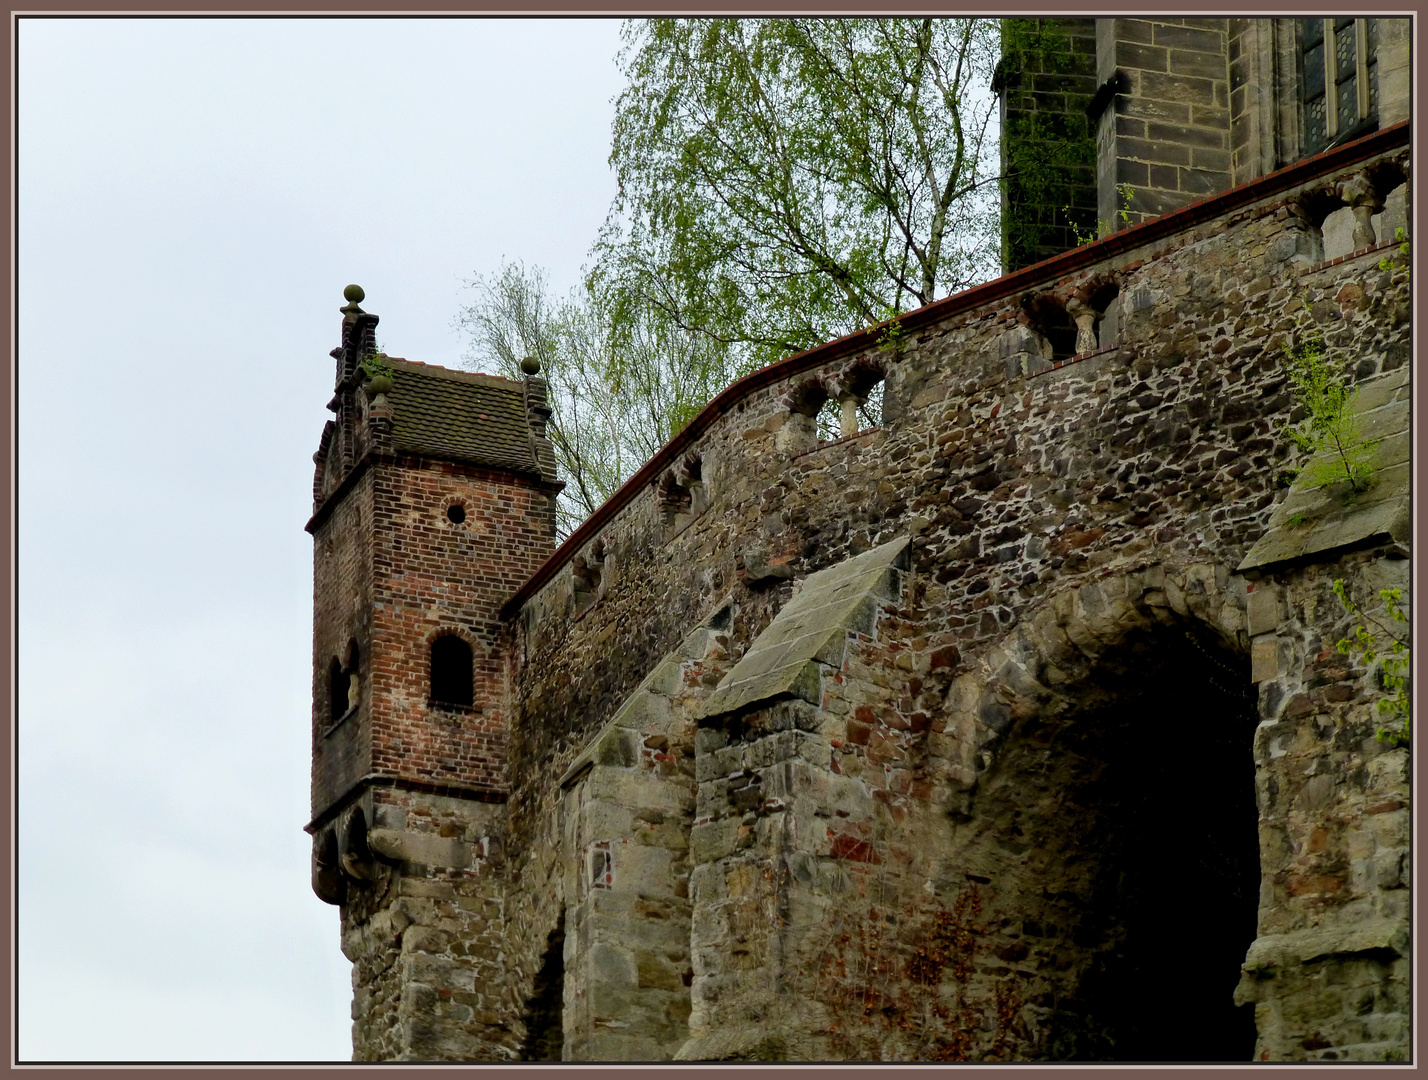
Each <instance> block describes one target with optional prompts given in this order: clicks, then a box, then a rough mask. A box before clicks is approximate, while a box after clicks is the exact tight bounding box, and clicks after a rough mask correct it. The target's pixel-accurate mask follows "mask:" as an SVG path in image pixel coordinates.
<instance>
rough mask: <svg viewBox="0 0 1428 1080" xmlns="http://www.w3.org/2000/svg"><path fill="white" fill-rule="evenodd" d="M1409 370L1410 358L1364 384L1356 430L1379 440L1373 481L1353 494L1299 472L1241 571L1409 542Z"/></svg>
mask: <svg viewBox="0 0 1428 1080" xmlns="http://www.w3.org/2000/svg"><path fill="white" fill-rule="evenodd" d="M1408 376H1409V365H1407V364H1405V365H1403V366H1402V367H1401V368H1399V369H1398V370H1397V371H1392V372H1389V373H1388V374H1387V375H1381V376H1379V377H1378V378H1376V379H1370V380H1369V381H1368V382H1365V383H1364V384H1362V386H1360V388H1359V396H1358V403H1357V404H1358V414H1359V430H1360V432H1361V433H1362V434H1363V436H1364V437H1365V438H1367V439H1379V440H1381V441H1380V442H1379V449H1378V474H1377V475H1376V476H1375V477H1374V481H1373V485H1372V486H1371V487H1370V488H1369V489H1368V490H1367V491H1365V492H1364V493H1363V494H1362V495H1359V496H1357V497H1356V498H1353V499H1349V498H1348V491H1347V485H1345V484H1336V485H1334V486H1332V487H1327V488H1319V487H1313V486H1311V485H1310V484H1309V483H1308V482H1307V481H1306V480H1304V479H1302V476H1301V479H1299V480H1296V481H1295V482H1294V484H1293V486H1292V487H1290V489H1289V494H1288V495H1287V496H1285V499H1284V501H1283V502H1282V503H1280V504H1279V509H1277V510H1276V511H1275V512H1274V516H1273V517H1271V518H1270V519H1269V527H1268V528H1267V529H1266V530H1265V533H1264V535H1263V536H1261V537H1260V538H1259V540H1258V541H1257V542H1256V543H1255V545H1254V547H1252V548H1250V551H1249V554H1248V555H1246V556H1245V558H1244V561H1243V562H1241V563H1240V565H1239V567H1238V571H1239V572H1240V573H1245V572H1247V571H1250V570H1261V571H1262V570H1264V569H1265V568H1267V567H1270V566H1275V565H1278V564H1280V563H1286V562H1290V561H1292V560H1295V559H1303V558H1307V557H1309V556H1316V555H1322V554H1324V553H1326V552H1330V551H1337V550H1341V549H1344V548H1353V547H1361V546H1363V545H1366V544H1370V543H1375V542H1382V541H1390V540H1392V541H1397V542H1399V543H1405V542H1407V540H1408V536H1409V530H1410V528H1411V526H1412V522H1411V519H1410V517H1409V512H1408V495H1409V487H1410V480H1411V475H1410V469H1411V463H1410V461H1409V450H1410V442H1409V432H1408V424H1409V419H1410V408H1409V407H1410V405H1411V403H1412V401H1411V399H1412V388H1411V386H1410V385H1409V378H1408Z"/></svg>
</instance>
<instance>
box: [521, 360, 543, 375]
mask: <svg viewBox="0 0 1428 1080" xmlns="http://www.w3.org/2000/svg"><path fill="white" fill-rule="evenodd" d="M521 370H522V371H524V372H525V373H526V374H527V375H539V374H540V361H539V360H537V359H536V358H535V357H534V356H527V357H526V358H525V359H524V360H522V361H521Z"/></svg>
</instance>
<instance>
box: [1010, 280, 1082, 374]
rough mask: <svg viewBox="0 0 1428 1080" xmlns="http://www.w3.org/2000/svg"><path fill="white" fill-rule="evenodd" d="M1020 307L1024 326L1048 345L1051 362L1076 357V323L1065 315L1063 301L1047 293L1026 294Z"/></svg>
mask: <svg viewBox="0 0 1428 1080" xmlns="http://www.w3.org/2000/svg"><path fill="white" fill-rule="evenodd" d="M1021 307H1022V311H1023V313H1024V314H1025V317H1026V325H1027V326H1029V327H1030V328H1031V329H1032V330H1033V331H1034V332H1035V333H1038V334H1040V335H1041V336H1042V337H1043V338H1045V339H1046V340H1047V342H1049V343H1050V345H1051V360H1052V362H1055V361H1058V360H1070V359H1071V358H1072V357H1073V356H1075V355H1076V323H1075V322H1074V321H1073V320H1072V318H1071V316H1070V315H1068V314H1067V312H1066V304H1065V301H1063V300H1061V299H1060V298H1059V297H1056V296H1053V295H1052V294H1051V293H1049V292H1042V293H1027V294H1026V295H1025V296H1023V297H1022V298H1021Z"/></svg>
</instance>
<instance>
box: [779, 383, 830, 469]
mask: <svg viewBox="0 0 1428 1080" xmlns="http://www.w3.org/2000/svg"><path fill="white" fill-rule="evenodd" d="M829 398H830V395H829V393H828V387H827V386H826V385H824V381H823V379H821V378H819V377H818V376H810V377H809V378H806V379H804V380H803V381H802V382H799V383H797V384H796V385H794V386H793V387H791V388H790V389H789V391H788V393H786V394H785V395H784V397H783V404H784V406H785V407H786V408H787V409H788V416H787V417H786V418H785V420H784V424H783V427H781V428H780V429H779V431H778V434H777V435H776V436H775V439H774V445H775V446H777V447H778V449H779V450H780V451H782V452H783V453H785V454H789V455H795V454H802V453H805V452H806V451H809V450H812V449H814V448H815V447H816V446H817V445H818V443H819V441H820V440H821V439H830V438H836V437H837V436H836V435H835V434H833V433H835V432H837V430H838V403H837V402H836V401H830V400H829Z"/></svg>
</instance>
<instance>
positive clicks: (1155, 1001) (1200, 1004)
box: [946, 564, 1260, 1061]
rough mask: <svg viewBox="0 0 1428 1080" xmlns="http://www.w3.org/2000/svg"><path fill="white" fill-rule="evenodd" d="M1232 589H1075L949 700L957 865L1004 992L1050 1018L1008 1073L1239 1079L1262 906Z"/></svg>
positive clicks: (1224, 578) (1158, 582) (1106, 584)
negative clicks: (1113, 1068) (1042, 1006)
mask: <svg viewBox="0 0 1428 1080" xmlns="http://www.w3.org/2000/svg"><path fill="white" fill-rule="evenodd" d="M1236 582H1237V579H1233V578H1232V577H1231V575H1230V574H1229V573H1228V571H1227V570H1226V569H1224V568H1220V569H1219V570H1218V571H1217V569H1216V568H1215V567H1213V566H1211V565H1209V564H1197V565H1193V566H1188V567H1184V568H1181V569H1172V568H1166V567H1158V566H1157V567H1148V568H1143V569H1141V570H1137V571H1132V572H1129V573H1123V574H1118V575H1109V576H1107V577H1103V578H1100V579H1095V580H1090V581H1084V580H1083V581H1082V582H1081V583H1079V584H1077V585H1075V586H1073V587H1069V588H1066V589H1065V590H1063V591H1062V592H1060V593H1058V594H1057V595H1055V596H1054V597H1053V598H1052V599H1051V600H1050V601H1048V602H1047V603H1045V604H1043V605H1042V606H1041V607H1040V609H1038V610H1037V611H1035V612H1034V613H1032V614H1031V615H1029V616H1028V617H1027V618H1025V619H1024V620H1023V621H1022V622H1021V623H1020V624H1019V625H1017V626H1015V627H1013V628H1012V629H1010V630H1009V631H1008V632H1007V633H1006V634H1005V635H1004V636H1003V638H1002V640H1001V641H999V642H998V643H996V644H995V645H993V646H992V647H991V648H990V649H988V650H987V651H986V652H985V653H983V657H982V660H981V661H980V662H979V663H978V664H977V665H976V666H975V668H974V669H973V670H970V671H967V672H965V673H964V674H962V675H961V676H959V677H958V678H957V679H955V680H954V682H953V683H952V686H951V688H950V690H949V694H948V705H949V715H948V719H947V723H946V730H947V731H949V732H951V731H956V732H957V733H958V735H957V738H958V740H959V741H960V743H961V752H962V754H963V755H964V756H963V759H962V761H960V762H949V763H947V772H946V776H947V780H948V791H947V793H948V796H949V809H950V811H951V814H952V821H953V826H952V827H953V831H954V838H953V844H952V851H953V852H954V853H955V854H954V855H953V859H955V860H956V861H957V863H958V869H959V871H960V872H961V873H962V874H965V876H966V878H967V879H969V880H971V881H974V882H978V883H980V884H979V888H980V889H981V891H982V902H983V903H984V905H985V908H984V910H983V912H982V914H981V919H982V926H983V927H984V933H985V934H986V939H987V940H986V942H985V946H986V951H987V952H988V953H989V954H992V955H995V956H998V957H1001V958H1003V959H1004V960H1005V959H1007V958H1011V960H1012V961H1013V962H1010V963H1007V964H1005V965H1003V966H1002V967H1001V969H1000V970H1001V972H1002V978H1003V980H1004V982H1005V983H1006V984H1007V985H1008V986H1010V987H1011V988H1012V989H1011V990H1010V991H1003V992H1006V993H1010V994H1011V996H1012V997H1014V998H1016V999H1017V1000H1021V1001H1032V1000H1035V999H1039V1000H1042V1001H1044V1002H1046V1003H1048V1004H1050V1012H1049V1013H1048V1015H1047V1020H1046V1022H1045V1023H1044V1024H1040V1025H1035V1026H1030V1027H1032V1029H1033V1030H1035V1031H1036V1035H1035V1039H1036V1040H1039V1041H1038V1042H1036V1043H1035V1045H1028V1046H1026V1047H1025V1048H1024V1055H1025V1056H1028V1057H1037V1058H1044V1059H1051V1060H1170V1059H1174V1060H1186V1059H1188V1058H1196V1059H1201V1060H1244V1061H1248V1060H1249V1059H1250V1057H1251V1055H1252V1054H1253V1052H1254V1039H1255V1031H1254V1019H1253V1015H1252V1010H1250V1009H1246V1008H1245V1007H1243V1006H1236V1005H1235V1003H1234V991H1235V987H1236V985H1237V983H1238V980H1239V976H1240V965H1241V963H1242V962H1243V960H1244V957H1245V953H1246V951H1247V949H1248V948H1249V946H1250V944H1251V943H1252V941H1253V940H1254V936H1255V930H1256V926H1255V924H1256V918H1257V910H1258V897H1259V891H1260V871H1259V841H1258V811H1257V808H1256V803H1255V766H1254V756H1253V739H1254V730H1255V726H1256V723H1257V719H1258V716H1257V706H1256V701H1255V696H1254V694H1253V693H1252V691H1251V686H1250V681H1249V677H1250V672H1249V662H1248V655H1247V649H1246V641H1245V639H1244V636H1243V634H1242V632H1241V630H1242V626H1243V615H1242V612H1241V609H1240V607H1239V606H1238V604H1237V603H1236V602H1235V596H1236V592H1237V590H1236V589H1235V587H1234V585H1235V583H1236Z"/></svg>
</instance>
